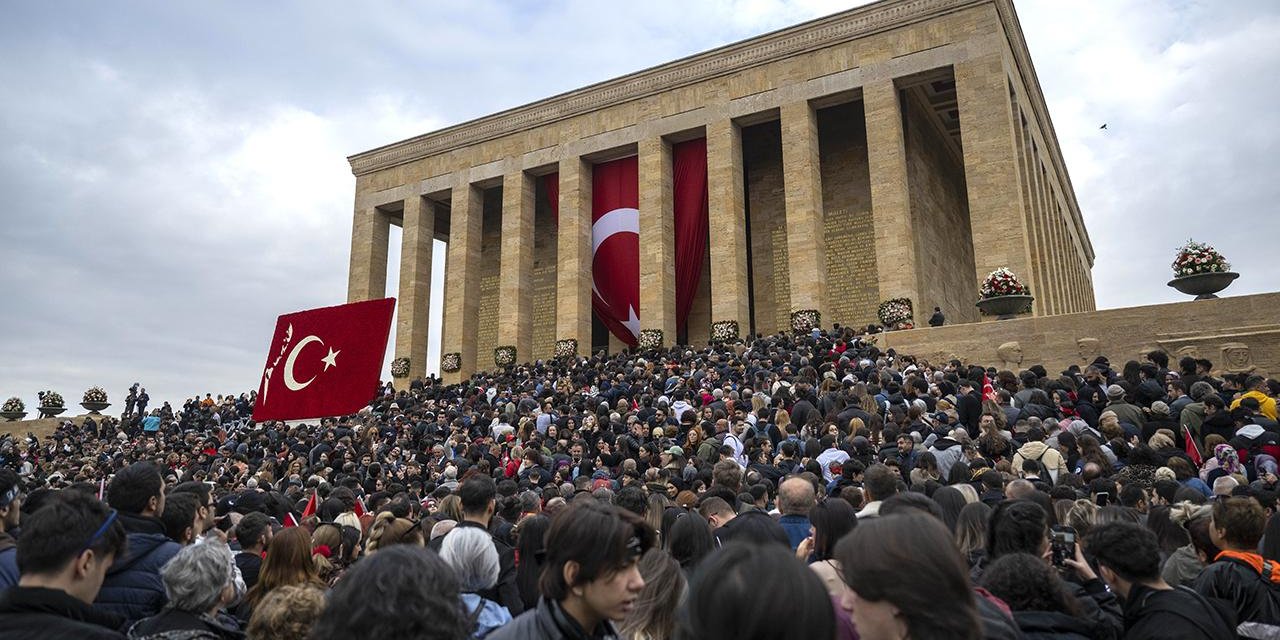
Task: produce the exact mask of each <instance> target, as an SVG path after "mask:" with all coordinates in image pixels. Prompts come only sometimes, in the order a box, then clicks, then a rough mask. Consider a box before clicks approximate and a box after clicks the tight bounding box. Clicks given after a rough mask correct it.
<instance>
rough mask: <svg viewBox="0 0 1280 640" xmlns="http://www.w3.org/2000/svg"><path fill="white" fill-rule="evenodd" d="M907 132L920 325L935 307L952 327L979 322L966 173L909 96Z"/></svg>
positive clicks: (925, 114) (939, 132) (909, 191)
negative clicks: (917, 270) (918, 279)
mask: <svg viewBox="0 0 1280 640" xmlns="http://www.w3.org/2000/svg"><path fill="white" fill-rule="evenodd" d="M904 95H905V96H910V97H907V98H906V100H907V104H908V107H907V110H906V112H907V119H906V122H905V126H904V127H903V134H904V136H905V139H906V151H907V176H908V184H909V185H910V188H909V189H908V194H909V195H910V200H911V215H912V216H913V217H914V218H915V225H914V228H915V231H916V233H915V236H916V238H915V240H916V261H917V262H918V263H919V265H920V299H919V300H913V301H912V302H913V303H914V304H915V316H916V317H915V319H916V323H917V324H923V323H925V322H927V321H928V319H929V316H930V315H931V314H932V313H933V307H934V306H939V307H942V312H943V313H944V314H946V316H947V318H948V319H949V320H950V321H952V322H975V321H977V320H978V319H979V318H978V313H977V310H976V309H974V306H973V300H972V298H973V297H974V296H976V295H977V292H978V283H977V282H976V280H975V278H974V277H973V276H974V259H973V252H974V247H973V243H972V242H970V237H971V236H970V227H969V203H968V199H967V198H968V196H967V192H966V190H965V180H964V167H963V165H962V164H961V162H960V159H959V157H958V156H956V155H955V154H954V153H953V152H952V151H951V150H950V145H951V144H952V143H951V142H950V141H949V140H947V139H946V138H945V137H944V134H943V133H942V132H941V131H939V130H938V128H937V125H936V124H935V122H936V121H935V120H934V118H933V117H932V115H931V114H929V113H927V112H926V111H925V107H924V106H923V105H921V104H920V103H919V101H918V100H917V99H916V98H915V97H914V94H913V93H911V92H904Z"/></svg>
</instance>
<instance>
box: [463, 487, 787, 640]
mask: <svg viewBox="0 0 1280 640" xmlns="http://www.w3.org/2000/svg"><path fill="white" fill-rule="evenodd" d="M766 517H768V516H766ZM459 526H461V525H459ZM655 537H656V535H655V534H654V531H653V529H651V528H649V526H648V525H647V524H645V521H644V519H642V518H641V517H640V516H637V515H636V514H634V513H631V512H629V511H627V510H625V509H619V508H617V507H615V506H613V505H610V504H607V503H604V502H601V501H599V500H594V499H591V498H589V497H588V498H585V499H576V500H574V501H573V502H571V503H570V504H569V506H568V507H567V508H565V509H564V510H563V511H561V512H560V513H558V514H556V516H555V518H553V519H552V521H551V528H550V529H549V530H548V531H547V537H546V542H547V544H546V548H547V558H546V566H545V567H544V568H543V573H542V581H541V582H540V583H539V587H540V591H541V592H542V598H541V599H540V600H538V606H537V607H536V608H534V609H530V610H528V611H525V612H524V613H523V614H521V615H519V616H517V617H516V618H515V619H514V620H512V621H511V622H509V623H507V625H506V626H503V627H501V628H500V629H498V630H496V631H494V632H493V633H492V634H491V635H489V636H488V637H489V638H490V640H513V639H516V638H518V639H520V640H553V639H554V640H561V639H564V640H614V639H616V638H620V637H621V635H620V634H619V633H618V631H617V629H616V628H615V627H614V623H615V622H620V621H621V620H622V619H623V618H625V617H626V616H627V614H628V613H629V612H630V609H631V605H632V603H634V602H635V600H636V599H637V598H638V597H639V595H640V591H641V590H642V589H644V578H642V577H641V575H640V569H639V560H640V557H641V556H642V555H644V552H645V551H647V550H649V548H650V547H652V546H653V544H654V538H655ZM783 540H784V542H785V537H784V539H783Z"/></svg>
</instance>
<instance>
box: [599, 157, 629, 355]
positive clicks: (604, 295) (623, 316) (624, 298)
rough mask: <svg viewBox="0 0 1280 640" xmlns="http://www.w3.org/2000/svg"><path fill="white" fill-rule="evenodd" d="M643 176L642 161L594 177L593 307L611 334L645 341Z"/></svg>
mask: <svg viewBox="0 0 1280 640" xmlns="http://www.w3.org/2000/svg"><path fill="white" fill-rule="evenodd" d="M639 206H640V174H639V164H638V163H637V161H636V156H631V157H629V158H622V159H620V160H614V161H612V162H605V163H603V164H598V165H595V166H594V167H593V168H592V175H591V274H592V285H591V292H592V295H591V306H592V308H594V309H595V312H596V315H597V316H598V317H599V318H600V320H601V321H602V322H604V324H605V326H606V327H608V328H609V331H610V332H611V333H613V335H615V336H617V338H618V339H619V340H621V341H623V342H625V343H627V344H629V345H631V346H633V347H634V346H635V345H636V344H637V343H638V342H639V340H640V211H639Z"/></svg>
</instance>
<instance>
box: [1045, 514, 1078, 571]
mask: <svg viewBox="0 0 1280 640" xmlns="http://www.w3.org/2000/svg"><path fill="white" fill-rule="evenodd" d="M1049 547H1050V552H1051V553H1053V566H1055V567H1062V566H1065V565H1066V560H1067V558H1074V557H1075V555H1076V530H1075V528H1074V527H1069V526H1067V525H1061V524H1060V525H1055V526H1054V527H1053V530H1052V532H1051V534H1050V539H1049Z"/></svg>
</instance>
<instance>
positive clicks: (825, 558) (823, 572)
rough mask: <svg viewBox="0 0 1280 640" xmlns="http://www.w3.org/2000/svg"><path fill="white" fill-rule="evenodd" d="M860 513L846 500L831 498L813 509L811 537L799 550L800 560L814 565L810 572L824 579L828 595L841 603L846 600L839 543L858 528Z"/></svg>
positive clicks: (798, 556) (810, 512)
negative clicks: (837, 548)
mask: <svg viewBox="0 0 1280 640" xmlns="http://www.w3.org/2000/svg"><path fill="white" fill-rule="evenodd" d="M857 513H858V512H857V511H855V510H854V509H853V507H852V506H851V505H850V504H849V503H848V502H845V501H844V500H841V499H839V498H831V499H829V500H824V501H822V502H819V503H818V504H816V505H814V506H813V507H812V508H811V509H809V537H808V538H806V539H805V540H803V541H802V542H801V543H800V546H799V547H798V548H797V549H796V557H797V558H799V559H800V560H802V561H805V562H808V560H809V558H810V557H811V556H812V558H813V562H811V563H809V568H810V569H812V570H813V572H814V573H816V574H818V577H819V578H822V583H823V585H825V586H826V587H827V593H829V594H831V597H832V598H834V599H835V602H837V603H839V602H841V601H842V599H843V598H844V597H845V595H846V594H845V590H846V589H848V587H846V586H845V585H844V576H843V569H842V568H841V566H840V561H839V560H837V559H836V558H835V557H834V556H835V550H836V543H837V542H839V541H840V539H841V538H843V537H845V535H847V534H848V533H849V532H850V531H853V528H854V527H855V526H856V525H857V524H858V517H857Z"/></svg>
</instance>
